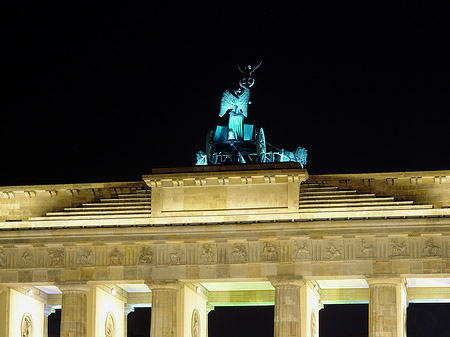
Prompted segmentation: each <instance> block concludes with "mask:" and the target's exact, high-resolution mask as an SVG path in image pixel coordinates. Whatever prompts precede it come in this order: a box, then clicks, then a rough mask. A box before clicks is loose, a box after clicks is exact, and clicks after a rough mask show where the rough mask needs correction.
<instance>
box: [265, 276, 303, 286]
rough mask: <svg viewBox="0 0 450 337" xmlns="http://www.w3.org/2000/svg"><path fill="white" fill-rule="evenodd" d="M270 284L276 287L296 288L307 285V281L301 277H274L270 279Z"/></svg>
mask: <svg viewBox="0 0 450 337" xmlns="http://www.w3.org/2000/svg"><path fill="white" fill-rule="evenodd" d="M269 282H270V283H272V285H273V286H274V287H275V288H276V287H280V286H296V287H301V286H303V285H305V280H304V279H303V277H301V276H274V277H269Z"/></svg>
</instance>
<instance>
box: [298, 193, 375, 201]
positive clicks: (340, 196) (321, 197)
mask: <svg viewBox="0 0 450 337" xmlns="http://www.w3.org/2000/svg"><path fill="white" fill-rule="evenodd" d="M374 197H376V195H375V194H373V193H366V194H362V193H361V194H331V195H315V194H313V195H304V194H301V193H300V200H324V199H343V198H352V199H353V198H374Z"/></svg>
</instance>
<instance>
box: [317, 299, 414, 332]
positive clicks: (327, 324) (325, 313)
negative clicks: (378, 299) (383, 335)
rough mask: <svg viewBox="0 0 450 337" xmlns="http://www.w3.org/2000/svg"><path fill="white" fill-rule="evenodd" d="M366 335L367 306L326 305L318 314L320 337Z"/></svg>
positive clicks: (367, 326)
mask: <svg viewBox="0 0 450 337" xmlns="http://www.w3.org/2000/svg"><path fill="white" fill-rule="evenodd" d="M368 335H369V305H368V304H326V305H325V306H324V308H323V309H322V310H320V312H319V336H320V337H367V336H368ZM408 337H409V336H408Z"/></svg>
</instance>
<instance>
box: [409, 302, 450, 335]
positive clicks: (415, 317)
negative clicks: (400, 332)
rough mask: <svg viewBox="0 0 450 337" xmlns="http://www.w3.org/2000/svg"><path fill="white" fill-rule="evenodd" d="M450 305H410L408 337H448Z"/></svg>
mask: <svg viewBox="0 0 450 337" xmlns="http://www.w3.org/2000/svg"><path fill="white" fill-rule="evenodd" d="M449 317H450V303H410V304H409V306H408V311H407V320H406V329H407V335H408V337H423V336H433V337H448V336H449V334H450V333H449V324H448V320H449Z"/></svg>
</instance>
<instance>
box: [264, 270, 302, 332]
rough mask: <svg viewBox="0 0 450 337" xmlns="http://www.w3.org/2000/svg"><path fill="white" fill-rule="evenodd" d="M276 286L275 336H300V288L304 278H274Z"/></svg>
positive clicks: (273, 283) (273, 281) (272, 280)
mask: <svg viewBox="0 0 450 337" xmlns="http://www.w3.org/2000/svg"><path fill="white" fill-rule="evenodd" d="M270 282H271V283H272V285H273V286H274V288H275V317H274V320H275V321H274V323H275V324H274V337H300V336H301V335H300V334H301V322H300V321H301V320H300V317H301V312H300V290H301V287H302V286H303V285H304V284H305V282H304V281H303V280H302V279H293V278H274V279H271V280H270Z"/></svg>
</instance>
